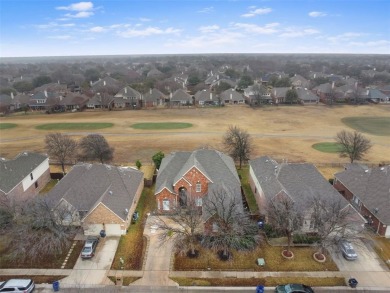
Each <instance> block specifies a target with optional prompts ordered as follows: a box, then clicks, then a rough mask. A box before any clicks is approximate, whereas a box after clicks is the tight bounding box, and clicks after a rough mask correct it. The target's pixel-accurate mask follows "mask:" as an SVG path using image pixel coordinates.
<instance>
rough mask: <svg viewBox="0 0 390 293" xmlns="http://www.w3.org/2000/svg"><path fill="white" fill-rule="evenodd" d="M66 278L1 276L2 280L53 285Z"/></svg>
mask: <svg viewBox="0 0 390 293" xmlns="http://www.w3.org/2000/svg"><path fill="white" fill-rule="evenodd" d="M65 277H66V276H47V275H0V280H9V279H31V280H33V281H34V283H35V284H51V283H53V282H54V281H58V280H61V279H63V278H65Z"/></svg>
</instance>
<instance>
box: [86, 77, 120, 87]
mask: <svg viewBox="0 0 390 293" xmlns="http://www.w3.org/2000/svg"><path fill="white" fill-rule="evenodd" d="M119 85H120V82H119V81H118V80H116V79H114V78H112V77H110V76H105V77H103V78H102V79H99V80H98V81H95V82H94V83H92V84H91V88H92V89H94V90H97V89H100V88H105V87H114V88H115V87H118V86H119Z"/></svg>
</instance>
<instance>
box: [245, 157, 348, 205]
mask: <svg viewBox="0 0 390 293" xmlns="http://www.w3.org/2000/svg"><path fill="white" fill-rule="evenodd" d="M249 164H250V166H251V167H252V169H253V172H254V175H255V177H256V179H257V181H258V182H259V184H260V185H261V188H262V189H263V192H264V195H265V197H266V198H267V199H272V198H273V197H274V196H275V195H277V194H279V193H280V192H284V193H286V194H287V195H289V196H290V197H291V199H292V200H293V201H294V202H295V204H296V205H297V206H299V207H301V208H302V209H304V210H306V209H309V208H310V206H311V204H310V203H311V202H312V200H313V199H321V201H324V202H326V201H329V202H332V201H335V200H337V201H341V202H342V203H343V204H344V206H347V205H348V201H347V200H345V199H344V198H343V197H342V196H341V195H340V194H339V193H338V192H337V191H336V189H334V188H333V186H332V185H330V184H329V182H328V181H327V180H326V179H325V178H324V177H323V176H322V175H321V174H320V173H319V172H318V170H317V168H316V167H315V166H314V165H312V164H307V163H302V164H298V163H282V164H278V163H277V162H276V161H274V160H272V159H271V158H270V157H267V156H264V157H260V158H257V159H255V160H251V161H250V162H249Z"/></svg>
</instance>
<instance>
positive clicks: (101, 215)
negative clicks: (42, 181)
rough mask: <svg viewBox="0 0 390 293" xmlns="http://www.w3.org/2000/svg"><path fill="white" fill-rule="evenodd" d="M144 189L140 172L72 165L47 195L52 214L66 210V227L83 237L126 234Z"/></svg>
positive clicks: (106, 166)
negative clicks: (81, 231)
mask: <svg viewBox="0 0 390 293" xmlns="http://www.w3.org/2000/svg"><path fill="white" fill-rule="evenodd" d="M143 187H144V175H143V173H142V172H140V171H138V170H136V169H133V168H130V167H115V166H110V165H103V164H84V163H80V164H77V165H75V166H74V167H73V168H72V169H71V170H70V172H69V173H67V174H66V175H65V177H64V178H62V179H61V181H60V182H59V183H58V184H57V185H56V186H55V187H54V188H53V189H52V190H51V191H50V192H49V193H48V194H47V198H48V200H49V202H50V203H51V205H52V208H53V209H54V210H61V211H64V210H66V211H67V213H68V216H67V217H64V220H65V221H68V224H76V225H81V226H82V227H83V229H84V234H85V235H98V234H99V232H100V230H103V229H104V230H105V231H106V234H107V235H108V236H110V235H115V236H120V235H124V234H126V230H127V228H128V227H129V225H130V223H131V218H132V215H133V213H134V211H135V208H136V206H137V203H138V200H139V197H140V195H141V192H142V190H143Z"/></svg>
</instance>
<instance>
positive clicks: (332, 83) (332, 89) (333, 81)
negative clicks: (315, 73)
mask: <svg viewBox="0 0 390 293" xmlns="http://www.w3.org/2000/svg"><path fill="white" fill-rule="evenodd" d="M333 89H334V81H332V90H333Z"/></svg>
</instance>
